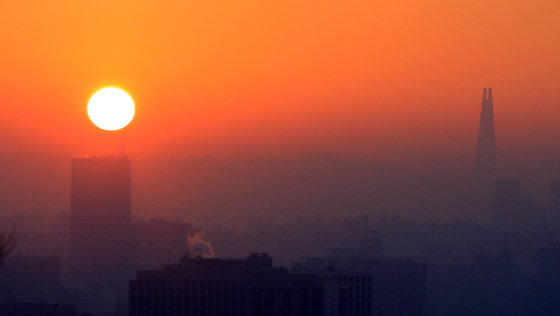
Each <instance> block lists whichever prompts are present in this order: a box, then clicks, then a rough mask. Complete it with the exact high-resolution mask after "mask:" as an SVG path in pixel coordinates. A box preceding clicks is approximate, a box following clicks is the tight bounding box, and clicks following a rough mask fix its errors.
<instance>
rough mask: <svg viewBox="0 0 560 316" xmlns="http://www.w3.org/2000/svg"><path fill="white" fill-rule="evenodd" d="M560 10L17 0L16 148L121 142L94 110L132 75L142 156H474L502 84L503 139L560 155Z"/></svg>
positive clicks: (8, 47) (63, 148)
mask: <svg viewBox="0 0 560 316" xmlns="http://www.w3.org/2000/svg"><path fill="white" fill-rule="evenodd" d="M559 17H560V3H559V2H558V1H554V0H532V1H516V0H490V1H488V0H485V1H482V0H454V1H448V0H423V1H413V0H409V1H371V0H368V1H281V2H275V3H270V2H266V1H264V2H263V1H219V2H216V1H165V2H164V1H132V0H131V1H115V0H111V1H106V0H97V1H56V0H53V1H39V0H38V1H28V0H22V1H2V2H0V104H1V106H2V110H3V111H2V112H3V113H2V115H1V116H0V130H1V136H0V146H1V147H0V152H13V151H40V152H50V153H62V154H65V155H72V156H75V155H81V154H100V153H109V152H114V151H116V148H117V144H118V137H117V136H115V135H114V133H108V132H103V131H100V130H99V129H97V128H95V127H94V126H93V125H92V124H91V123H90V122H89V120H88V118H87V115H86V104H87V100H88V98H89V97H90V95H91V94H92V93H93V92H95V91H96V90H97V89H99V88H101V87H103V86H106V85H115V86H119V87H121V88H123V89H125V90H126V91H128V92H129V93H130V94H131V95H132V97H133V98H134V99H135V101H136V104H137V115H136V117H135V120H134V121H133V123H132V124H131V125H130V127H129V128H128V131H127V142H128V151H129V153H130V154H131V155H132V156H133V157H142V156H150V155H170V154H176V155H195V156H203V155H212V156H230V155H233V156H251V155H266V154H277V153H288V154H289V153H299V152H330V153H337V154H340V155H343V156H346V157H350V158H356V159H364V158H365V159H368V160H369V159H376V158H377V159H380V160H387V161H392V160H395V161H408V159H411V158H410V157H414V158H415V159H416V158H417V157H426V159H427V160H429V159H430V158H431V157H434V156H438V157H463V156H465V155H466V156H468V155H471V156H474V145H475V144H474V143H475V139H476V131H477V124H478V123H477V120H478V116H479V107H480V99H481V90H482V87H483V86H492V87H493V88H494V91H495V104H496V118H497V122H496V128H497V137H498V143H499V146H500V147H499V155H502V156H505V155H508V154H509V153H514V152H535V151H538V152H539V153H543V155H545V156H546V157H544V156H543V158H546V159H552V158H555V159H557V155H558V154H559V153H560V151H559V150H558V148H557V147H558V145H560V144H559V143H558V141H557V139H558V137H557V135H558V134H559V133H560V124H558V120H559V117H560V107H559V104H560V102H559V101H560V89H558V87H559V85H560V58H559V56H560V41H558V34H560V19H559ZM469 157H470V156H469ZM469 159H470V158H469Z"/></svg>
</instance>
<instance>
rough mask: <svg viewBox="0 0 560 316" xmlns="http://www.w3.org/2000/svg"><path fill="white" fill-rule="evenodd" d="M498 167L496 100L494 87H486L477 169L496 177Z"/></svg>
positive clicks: (483, 93) (483, 97) (480, 172)
mask: <svg viewBox="0 0 560 316" xmlns="http://www.w3.org/2000/svg"><path fill="white" fill-rule="evenodd" d="M496 169H497V168H496V133H495V130H494V101H493V97H492V88H488V89H487V88H484V89H483V91H482V109H481V111H480V126H479V130H478V143H477V150H476V164H475V171H476V173H477V174H478V175H481V176H488V177H495V176H496Z"/></svg>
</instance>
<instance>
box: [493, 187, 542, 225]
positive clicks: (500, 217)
mask: <svg viewBox="0 0 560 316" xmlns="http://www.w3.org/2000/svg"><path fill="white" fill-rule="evenodd" d="M544 213H545V207H544V205H541V204H537V203H535V202H534V200H533V197H532V196H522V195H521V181H520V180H518V179H497V180H496V189H495V193H494V203H493V225H494V227H495V228H498V229H500V230H503V231H527V230H531V229H533V228H535V227H536V226H538V225H539V224H542V223H544V215H545V214H544Z"/></svg>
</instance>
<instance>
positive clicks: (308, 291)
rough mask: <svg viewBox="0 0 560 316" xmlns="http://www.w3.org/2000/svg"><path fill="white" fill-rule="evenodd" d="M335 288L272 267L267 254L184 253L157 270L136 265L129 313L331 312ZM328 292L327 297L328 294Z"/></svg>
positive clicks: (311, 276)
mask: <svg viewBox="0 0 560 316" xmlns="http://www.w3.org/2000/svg"><path fill="white" fill-rule="evenodd" d="M337 293H338V292H337V291H336V288H327V287H325V286H323V285H322V284H320V283H319V282H318V280H317V277H316V275H314V274H308V273H290V272H288V270H287V269H285V268H278V267H272V258H271V257H270V256H268V255H267V254H256V253H254V254H251V255H250V256H249V257H248V258H246V259H213V258H210V259H204V258H189V257H188V256H185V257H184V258H183V259H181V261H180V263H179V264H176V265H168V266H166V267H165V269H163V270H154V271H138V272H137V275H136V279H134V280H132V281H131V282H130V294H129V299H130V302H129V304H130V308H129V312H130V313H129V314H130V316H140V315H146V316H147V315H150V316H158V315H198V316H202V315H230V316H235V315H239V316H240V315H254V316H261V315H262V316H264V315H267V316H275V315H300V316H314V315H317V316H319V315H337V314H336V313H333V312H332V309H333V308H337V307H338V302H336V296H335V295H336V294H337ZM329 295H330V297H329Z"/></svg>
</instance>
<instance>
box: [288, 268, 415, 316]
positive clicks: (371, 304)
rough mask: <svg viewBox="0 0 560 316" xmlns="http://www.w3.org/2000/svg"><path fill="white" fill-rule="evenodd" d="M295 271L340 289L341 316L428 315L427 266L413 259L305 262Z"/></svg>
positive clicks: (293, 269)
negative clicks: (330, 283)
mask: <svg viewBox="0 0 560 316" xmlns="http://www.w3.org/2000/svg"><path fill="white" fill-rule="evenodd" d="M292 271H294V272H295V271H300V272H306V273H314V274H316V275H317V276H318V278H319V280H320V281H322V282H334V283H335V284H336V285H337V286H338V287H339V299H338V301H339V302H344V303H343V304H340V305H339V310H340V312H339V314H338V315H348V316H371V315H386V316H404V315H425V314H426V265H425V264H424V263H421V262H416V261H414V260H412V259H361V258H354V259H338V258H305V259H302V260H300V261H296V262H294V263H293V264H292Z"/></svg>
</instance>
